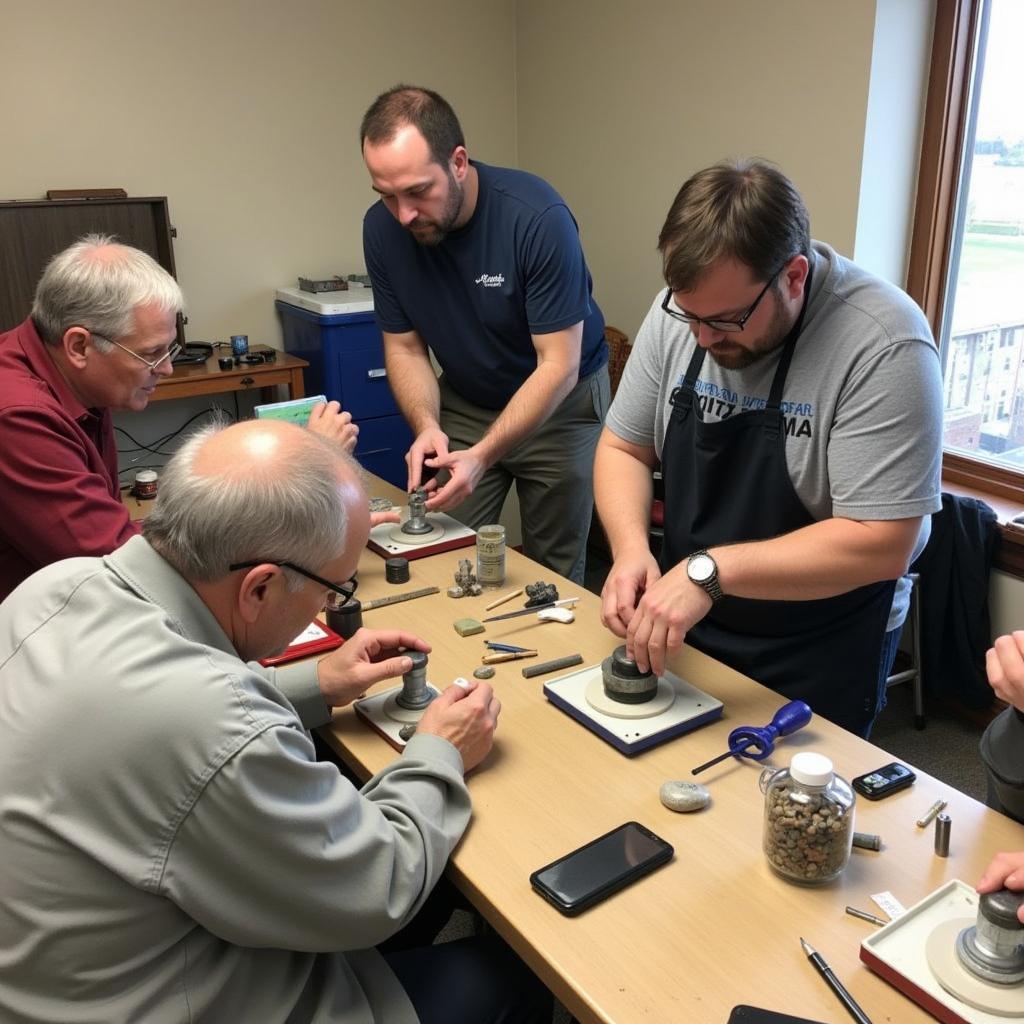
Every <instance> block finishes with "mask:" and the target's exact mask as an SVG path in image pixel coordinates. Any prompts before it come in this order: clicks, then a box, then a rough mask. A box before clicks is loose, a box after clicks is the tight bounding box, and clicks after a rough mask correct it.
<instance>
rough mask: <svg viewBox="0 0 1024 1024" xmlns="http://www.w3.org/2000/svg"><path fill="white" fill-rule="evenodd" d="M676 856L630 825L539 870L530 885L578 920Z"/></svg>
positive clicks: (636, 824)
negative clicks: (587, 910) (585, 912)
mask: <svg viewBox="0 0 1024 1024" xmlns="http://www.w3.org/2000/svg"><path fill="white" fill-rule="evenodd" d="M674 852H675V851H674V850H673V849H672V846H671V845H670V844H669V843H666V842H665V840H664V839H662V838H661V837H660V836H657V835H655V834H654V833H653V832H652V831H651V830H650V829H648V828H644V826H643V825H641V824H640V823H639V822H636V821H628V822H626V824H625V825H620V826H619V827H618V828H616V829H612V831H611V832H607V833H605V835H603V836H599V837H598V838H597V839H594V840H592V841H591V842H589V843H587V844H586V846H581V847H580V848H579V849H578V850H573V851H572V853H567V854H566V855H565V856H564V857H559V858H558V860H556V861H554V862H552V863H551V864H548V865H547V866H546V867H543V868H540V869H539V870H537V871H534V873H533V874H532V875H530V885H532V886H533V887H534V889H536V890H537V892H539V893H540V894H541V896H543V897H544V899H546V900H547V901H548V902H549V903H551V904H553V905H554V906H555V907H557V908H558V909H559V910H560V911H561V912H562V913H563V914H568V915H570V916H572V915H573V914H578V913H580V912H581V911H583V910H586V909H587V907H592V906H593V905H594V904H595V903H599V902H600V901H601V900H603V899H605V897H607V896H611V894H612V893H613V892H618V891H619V889H621V888H623V887H624V886H627V885H629V884H630V883H631V882H635V881H636V880H637V879H638V878H641V877H643V876H644V875H646V874H647V873H648V872H650V871H653V870H654V869H655V868H657V867H660V866H661V865H662V864H665V863H666V862H667V861H670V860H671V859H672V854H673V853H674Z"/></svg>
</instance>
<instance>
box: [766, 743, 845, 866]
mask: <svg viewBox="0 0 1024 1024" xmlns="http://www.w3.org/2000/svg"><path fill="white" fill-rule="evenodd" d="M760 785H761V792H763V793H764V854H765V856H766V857H767V858H768V864H769V865H770V866H771V868H772V870H773V871H774V872H775V873H776V874H777V875H781V876H782V877H783V878H785V879H786V880H787V881H790V882H796V883H798V884H800V885H820V884H821V883H823V882H830V881H832V879H834V878H837V877H838V876H839V875H840V873H841V872H842V870H843V868H845V867H846V864H847V862H848V861H849V859H850V846H851V845H852V843H853V808H854V803H855V802H856V797H854V795H853V790H852V789H850V786H849V784H848V783H847V781H846V780H845V779H843V778H841V777H840V776H838V775H836V774H835V772H834V771H833V770H832V762H831V760H829V758H827V757H825V756H824V755H823V754H813V753H810V752H809V751H803V752H801V753H799V754H794V755H793V760H792V761H791V762H790V766H789V768H781V769H778V770H775V769H772V768H766V769H765V770H764V771H763V772H761V780H760Z"/></svg>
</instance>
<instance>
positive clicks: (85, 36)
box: [0, 0, 516, 344]
mask: <svg viewBox="0 0 1024 1024" xmlns="http://www.w3.org/2000/svg"><path fill="white" fill-rule="evenodd" d="M514 11H515V5H514V0H488V2H486V3H479V2H477V0H431V2H430V3H429V4H426V3H423V2H421V0H388V2H386V3H384V2H375V0H369V2H355V0H289V2H287V3H284V2H269V0H263V2H253V0H205V2H201V0H170V2H168V0H136V2H133V3H126V2H116V0H88V2H78V0H67V2H61V0H39V2H37V3H35V4H28V3H24V2H23V0H18V2H14V0H0V26H2V28H0V67H3V69H4V84H3V85H0V92H2V94H3V95H2V100H0V102H2V110H3V114H2V118H0V123H2V126H3V129H2V134H0V138H2V140H3V149H4V152H5V157H4V159H3V160H2V161H0V198H5V199H30V198H39V197H42V196H43V195H44V194H45V192H46V190H47V189H51V188H94V187H96V188H98V187H108V186H119V187H122V188H124V189H126V190H127V192H128V193H129V195H137V196H144V195H166V196H168V197H169V199H170V209H171V218H172V221H173V223H174V225H175V226H176V227H177V229H178V238H177V241H176V242H175V257H176V261H177V268H178V278H179V280H180V281H181V284H182V287H183V288H184V290H185V294H186V297H187V299H188V305H189V314H190V324H189V328H188V336H189V337H190V338H192V339H195V340H199V339H213V338H219V339H226V338H227V336H228V335H230V334H232V333H248V334H249V336H250V341H252V342H254V343H255V342H258V341H267V342H270V343H271V344H276V343H279V340H280V330H279V327H278V323H277V319H276V316H275V314H274V307H273V297H274V289H275V288H277V287H280V286H281V285H287V284H294V283H295V281H294V279H295V277H296V275H298V274H314V275H320V274H330V273H348V272H355V271H361V270H362V269H363V265H364V264H363V256H362V240H361V224H362V215H363V213H364V211H365V209H366V207H367V206H368V205H369V204H370V202H371V201H372V198H373V195H372V193H371V191H370V188H369V184H368V180H367V176H366V171H365V168H364V167H363V165H362V161H361V159H360V154H359V144H358V129H359V120H360V118H361V116H362V113H363V111H364V110H365V109H366V107H367V106H368V105H369V103H370V101H371V100H372V99H373V97H374V96H376V95H377V93H379V92H381V91H382V90H383V89H386V88H387V87H388V86H390V85H394V84H395V83H396V82H398V81H402V80H406V81H409V80H411V81H413V82H419V81H422V82H424V83H427V84H429V85H431V86H432V87H434V88H436V89H438V90H440V91H441V92H442V93H443V94H445V95H446V96H448V97H449V98H450V99H451V101H452V102H453V103H454V105H455V106H456V108H457V109H458V110H459V113H460V116H461V117H462V119H463V122H464V124H465V127H466V130H467V132H470V133H471V136H472V138H474V139H475V140H476V141H477V143H478V145H479V147H480V150H481V151H482V152H486V153H487V155H488V157H489V158H490V159H493V160H495V161H497V162H499V163H514V162H515V158H516V151H515V109H516V90H515V66H514V41H513V34H514V28H515V24H514ZM12 83H17V85H16V87H15V85H14V84H12Z"/></svg>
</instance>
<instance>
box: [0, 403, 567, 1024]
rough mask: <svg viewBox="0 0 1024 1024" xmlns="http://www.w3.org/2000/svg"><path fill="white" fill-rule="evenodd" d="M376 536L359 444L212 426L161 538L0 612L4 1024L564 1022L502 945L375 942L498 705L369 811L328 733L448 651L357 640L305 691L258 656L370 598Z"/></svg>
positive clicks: (408, 762) (462, 726) (161, 522)
mask: <svg viewBox="0 0 1024 1024" xmlns="http://www.w3.org/2000/svg"><path fill="white" fill-rule="evenodd" d="M368 530H369V513H368V503H367V499H366V494H365V492H364V490H363V488H362V485H361V484H360V482H359V478H358V468H357V467H355V465H354V463H353V462H352V461H351V459H350V458H349V457H348V456H346V455H343V454H342V453H341V452H340V451H339V450H338V449H337V447H334V446H332V445H330V444H329V443H328V442H326V441H324V440H323V439H321V438H319V437H317V436H315V435H313V434H311V433H310V432H308V431H304V430H301V429H300V428H298V427H295V426H293V425H290V424H285V423H276V422H272V421H271V422H267V421H250V422H248V423H244V424H239V425H236V426H233V427H230V428H227V429H226V430H218V429H216V428H211V429H210V430H208V431H204V432H201V433H200V434H199V435H198V436H196V437H194V438H192V439H190V440H189V441H188V442H187V443H186V444H185V445H184V446H183V448H182V449H181V451H180V452H179V453H178V454H177V455H176V456H175V457H174V459H173V460H172V461H171V463H170V464H169V465H168V467H167V468H166V469H165V472H164V475H163V479H162V481H161V488H160V496H159V498H158V499H157V503H156V506H155V508H154V510H153V512H152V514H151V515H150V517H149V519H148V520H147V521H146V523H145V527H144V535H143V536H141V537H134V538H132V539H131V540H129V541H128V542H127V543H126V544H125V545H124V546H123V547H121V548H120V549H119V550H117V551H115V552H114V553H113V554H112V555H109V556H107V557H105V558H75V559H69V560H67V561H63V562H58V563H55V564H53V565H51V566H49V567H47V568H45V569H43V570H41V571H40V572H38V573H36V574H35V575H34V576H32V577H30V578H29V579H28V580H27V581H26V582H25V583H23V584H22V585H21V586H20V587H19V588H18V589H17V590H15V592H14V593H13V594H12V595H11V596H10V597H9V598H8V599H7V600H6V601H5V602H4V603H3V605H0V863H2V864H3V866H4V867H3V871H2V872H0V1018H2V1019H3V1020H4V1021H33V1022H40V1021H52V1022H67V1021H72V1020H73V1021H76V1022H96V1024H109V1022H111V1021H128V1020H132V1021H146V1022H147V1024H158V1022H168V1024H170V1022H180V1021H186V1020H189V1021H211V1022H221V1021H225V1022H227V1021H247V1022H248V1021H253V1022H257V1021H259V1022H262V1021H285V1020H287V1021H289V1022H292V1024H300V1022H305V1024H312V1022H314V1021H316V1022H331V1024H370V1022H372V1021H381V1020H386V1021H388V1022H389V1024H390V1022H396V1024H397V1022H401V1024H415V1022H417V1021H421V1022H424V1024H426V1022H429V1021H446V1022H449V1021H465V1022H467V1024H469V1022H476V1021H482V1020H489V1019H492V1018H493V1016H494V1013H493V1011H492V1010H491V1009H489V1008H488V1007H489V1005H490V1004H489V1003H488V1001H487V1000H491V1002H492V1003H493V1002H494V1001H495V1000H500V1001H502V1002H508V1003H510V1004H511V1005H513V1007H514V1008H515V1009H516V1012H517V1013H518V1014H519V1015H516V1013H513V1014H512V1015H511V1017H510V1018H509V1019H515V1020H522V1021H527V1020H532V1019H535V1017H534V1016H532V1014H533V1013H534V1012H535V1011H536V1008H537V1006H538V1005H539V1006H540V1007H541V1008H543V1007H544V1005H545V1001H549V999H550V997H549V996H548V995H547V993H546V992H544V990H543V989H542V988H541V987H540V986H539V984H538V983H537V982H536V980H535V979H533V976H532V975H530V974H529V972H528V971H526V970H525V968H523V966H522V965H521V964H519V962H518V961H517V960H516V959H515V958H514V957H513V956H511V955H510V954H509V953H508V951H507V950H504V949H497V948H494V947H493V944H492V946H491V947H485V946H483V945H480V944H479V943H477V944H470V945H467V946H466V947H465V948H460V947H459V944H458V943H450V944H446V945H444V946H428V947H426V948H425V949H424V950H408V951H404V952H403V953H402V954H400V955H397V954H385V955H382V954H381V953H380V952H378V951H377V950H375V949H374V948H373V947H374V946H376V945H378V944H380V943H381V942H382V941H384V940H385V939H388V938H389V936H392V935H394V933H396V932H398V931H399V929H401V928H402V927H403V926H404V925H406V924H407V923H408V922H409V921H410V920H411V919H412V917H413V915H415V914H416V912H417V911H418V910H419V909H420V908H421V907H422V906H423V904H424V902H425V901H426V900H427V897H428V896H429V895H430V893H431V890H432V889H433V887H434V885H435V883H436V882H437V881H438V879H439V878H440V876H441V872H442V871H443V870H444V867H445V864H446V863H447V859H448V855H449V854H450V853H451V851H452V849H453V847H454V846H455V844H456V843H457V842H458V841H459V838H460V837H461V835H462V833H463V831H464V830H465V828H466V826H467V824H468V822H469V818H470V798H469V792H468V790H467V787H466V784H465V781H464V779H463V775H464V773H465V772H466V771H468V770H470V769H471V768H473V767H474V766H476V765H477V764H479V763H480V761H482V760H483V758H484V757H486V755H487V753H488V751H489V750H490V748H491V744H492V738H493V732H494V727H495V724H496V721H497V717H498V713H499V711H500V705H499V703H498V701H497V699H496V698H495V696H494V693H493V691H492V690H491V688H490V687H489V686H488V685H486V684H483V683H481V684H477V683H475V682H474V683H473V684H471V685H470V687H469V689H468V690H464V689H463V688H461V687H458V686H453V687H449V688H448V689H447V690H445V691H444V692H443V693H441V694H440V696H438V697H437V698H436V699H435V701H434V702H433V704H431V705H430V707H429V708H428V709H427V710H426V712H425V713H424V715H423V718H422V720H421V722H420V725H419V729H418V731H417V734H416V735H415V736H414V737H413V738H412V740H411V741H410V742H409V744H408V745H407V746H406V748H405V751H404V753H403V754H402V756H401V757H399V758H398V759H397V760H396V761H395V762H394V763H393V764H391V765H389V766H388V767H387V768H385V769H384V770H383V771H381V772H380V773H378V774H377V775H376V776H375V777H374V778H372V779H371V780H370V781H369V782H368V783H367V784H366V785H365V786H364V787H363V788H362V789H361V790H357V789H356V788H355V787H353V786H352V785H351V783H349V782H348V781H347V780H346V779H345V778H344V777H343V776H342V775H341V774H339V772H338V770H337V768H336V767H335V766H334V765H332V764H328V763H323V762H317V760H316V756H315V753H314V749H313V743H312V740H311V737H310V735H309V733H308V732H307V731H306V730H307V729H308V728H311V727H314V726H317V725H322V724H324V723H326V722H327V721H328V720H329V719H330V714H331V712H330V708H331V706H338V705H343V704H347V703H349V702H350V701H351V700H352V699H353V698H355V697H356V696H358V695H359V694H360V693H361V692H362V691H363V690H364V689H365V688H366V687H367V686H369V685H371V684H373V683H375V682H377V681H379V680H381V679H384V678H387V677H389V676H394V675H397V674H400V673H402V672H405V671H408V670H409V669H410V668H411V659H410V658H409V657H408V656H407V655H406V654H405V653H404V650H411V649H416V650H429V645H428V644H426V643H425V642H424V641H422V640H420V639H419V638H417V637H415V636H413V635H412V634H409V633H405V632H402V631H399V630H393V631H371V630H361V631H360V632H359V633H357V634H356V635H355V636H354V637H353V638H352V639H350V640H349V641H347V642H346V643H345V645H344V646H343V647H342V648H340V649H339V650H338V651H336V652H333V653H332V654H330V655H328V656H327V657H325V658H324V659H322V660H321V661H319V662H306V663H303V664H301V665H300V666H299V667H298V668H297V669H291V670H278V671H274V670H272V669H265V668H262V667H261V666H260V665H259V664H258V662H257V659H259V658H263V657H266V656H267V655H270V654H272V653H275V652H278V651H280V650H282V649H283V648H284V647H285V646H286V645H287V644H288V642H289V641H290V640H291V639H292V638H293V637H294V636H296V635H297V634H298V633H299V632H300V630H301V629H302V628H304V627H305V626H306V625H308V624H309V622H310V620H311V619H312V618H313V617H314V616H315V615H316V613H317V612H318V611H319V610H320V608H322V606H323V603H324V599H325V597H326V595H327V593H328V591H336V592H337V593H338V594H339V595H350V594H351V592H352V590H354V584H353V583H352V580H351V577H352V576H353V574H354V572H355V570H356V567H357V564H358V560H359V556H360V552H361V551H362V549H363V547H364V545H365V542H366V537H367V534H368ZM467 974H469V975H470V976H471V978H477V977H482V978H484V979H486V984H488V985H489V986H491V987H492V989H493V991H492V992H489V993H488V994H487V998H486V999H484V998H483V997H481V996H480V992H479V989H478V988H474V987H472V986H471V985H469V984H463V979H464V977H465V976H466V975H467ZM531 986H532V987H531ZM499 993H500V994H499ZM524 993H525V994H526V995H527V998H526V1000H525V1001H524V1000H523V998H522V995H523V994H524ZM531 1000H532V1002H531ZM547 1005H549V1002H548V1003H547ZM548 1012H550V1011H548ZM502 1019H505V1018H502ZM549 1019H550V1017H549Z"/></svg>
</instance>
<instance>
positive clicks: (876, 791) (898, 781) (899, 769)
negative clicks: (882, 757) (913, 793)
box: [852, 761, 917, 800]
mask: <svg viewBox="0 0 1024 1024" xmlns="http://www.w3.org/2000/svg"><path fill="white" fill-rule="evenodd" d="M916 778H917V776H916V775H915V774H914V773H913V772H912V771H911V770H910V769H909V768H908V767H907V766H906V765H905V764H900V763H899V761H893V762H892V764H887V765H883V766H882V767H881V768H876V769H875V770H874V771H873V772H868V773H867V774H866V775H858V776H857V778H855V779H854V780H853V782H852V785H853V788H854V789H855V790H857V792H858V793H860V794H861V796H866V797H867V798H868V799H869V800H882V799H884V798H885V797H887V796H891V795H892V794H893V793H898V792H899V791H900V790H901V789H906V788H907V786H910V785H913V783H914V780H915V779H916Z"/></svg>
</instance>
